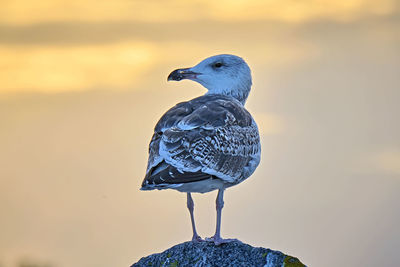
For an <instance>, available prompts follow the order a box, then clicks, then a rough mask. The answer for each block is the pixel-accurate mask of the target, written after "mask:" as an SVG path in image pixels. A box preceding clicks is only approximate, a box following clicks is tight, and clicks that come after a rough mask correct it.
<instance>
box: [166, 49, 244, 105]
mask: <svg viewBox="0 0 400 267" xmlns="http://www.w3.org/2000/svg"><path fill="white" fill-rule="evenodd" d="M183 79H189V80H192V81H195V82H198V83H200V84H201V85H203V86H204V87H205V88H207V89H208V92H207V94H222V95H229V96H232V97H234V98H236V99H237V100H239V101H240V102H241V103H242V104H244V103H245V102H246V99H247V96H248V95H249V92H250V88H251V73H250V68H249V66H248V65H247V64H246V62H245V61H244V60H243V59H242V58H240V57H237V56H234V55H225V54H224V55H217V56H213V57H209V58H206V59H204V60H203V61H201V62H200V63H199V64H197V65H196V66H194V67H192V68H185V69H177V70H174V71H173V72H171V74H170V75H169V76H168V81H170V80H174V81H180V80H183Z"/></svg>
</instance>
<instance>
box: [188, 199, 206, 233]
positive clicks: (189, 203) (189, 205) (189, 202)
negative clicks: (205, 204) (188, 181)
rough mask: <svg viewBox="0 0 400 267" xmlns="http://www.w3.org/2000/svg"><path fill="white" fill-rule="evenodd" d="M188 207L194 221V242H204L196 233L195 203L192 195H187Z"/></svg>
mask: <svg viewBox="0 0 400 267" xmlns="http://www.w3.org/2000/svg"><path fill="white" fill-rule="evenodd" d="M187 207H188V209H189V212H190V220H191V221H192V229H193V237H192V241H203V239H201V237H200V236H199V235H198V234H197V231H196V225H195V223H194V215H193V210H194V202H193V199H192V195H191V194H190V193H187Z"/></svg>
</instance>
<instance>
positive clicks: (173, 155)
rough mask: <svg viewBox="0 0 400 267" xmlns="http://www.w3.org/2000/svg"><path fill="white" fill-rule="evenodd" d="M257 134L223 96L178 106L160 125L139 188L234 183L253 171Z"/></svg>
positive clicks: (238, 108)
mask: <svg viewBox="0 0 400 267" xmlns="http://www.w3.org/2000/svg"><path fill="white" fill-rule="evenodd" d="M259 156H260V140H259V134H258V129H257V125H256V123H255V121H254V120H253V118H252V117H251V115H250V113H249V112H247V111H246V109H245V108H244V107H243V105H242V104H241V103H240V102H238V101H237V100H235V99H233V98H231V97H228V96H215V95H213V96H211V95H205V96H202V97H199V98H195V99H193V100H191V101H188V102H183V103H180V104H178V105H176V106H175V107H173V108H172V109H170V110H169V111H167V112H166V113H165V114H164V116H163V117H162V118H161V119H160V121H159V122H158V123H157V125H156V127H155V133H154V135H153V138H152V141H151V142H150V147H149V162H148V168H147V172H146V177H145V179H144V181H143V184H146V183H147V184H149V183H150V184H154V185H157V184H180V183H187V182H194V181H200V180H204V179H209V178H210V177H213V178H219V179H222V180H224V181H226V182H227V183H239V182H240V181H242V180H244V179H246V178H247V177H248V176H249V175H250V174H251V173H252V172H253V171H254V169H255V168H256V166H257V165H258V162H259Z"/></svg>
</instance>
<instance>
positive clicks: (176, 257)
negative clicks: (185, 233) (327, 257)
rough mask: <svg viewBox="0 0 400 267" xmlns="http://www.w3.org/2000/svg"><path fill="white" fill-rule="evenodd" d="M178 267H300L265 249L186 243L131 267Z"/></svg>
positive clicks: (208, 243) (232, 243)
mask: <svg viewBox="0 0 400 267" xmlns="http://www.w3.org/2000/svg"><path fill="white" fill-rule="evenodd" d="M144 266H145V267H149V266H153V267H161V266H162V267H164V266H165V267H178V266H195V267H205V266H215V267H224V266H263V267H302V266H305V265H304V264H302V263H301V262H300V261H299V260H298V259H297V258H295V257H291V256H288V255H285V254H283V253H282V252H280V251H273V250H270V249H267V248H255V247H252V246H250V245H247V244H244V243H242V242H240V241H234V242H231V243H226V244H222V245H220V246H215V245H214V243H212V242H201V243H194V242H190V241H189V242H185V243H182V244H178V245H175V246H173V247H171V248H169V249H167V250H166V251H164V252H162V253H155V254H152V255H150V256H147V257H143V258H141V259H140V260H139V261H138V262H137V263H134V264H133V265H132V266H131V267H144Z"/></svg>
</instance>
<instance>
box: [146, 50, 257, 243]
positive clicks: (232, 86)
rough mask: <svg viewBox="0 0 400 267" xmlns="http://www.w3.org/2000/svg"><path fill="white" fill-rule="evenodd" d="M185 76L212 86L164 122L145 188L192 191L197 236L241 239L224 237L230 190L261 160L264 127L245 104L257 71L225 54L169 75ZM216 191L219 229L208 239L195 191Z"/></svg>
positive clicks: (152, 148) (151, 148)
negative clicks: (201, 231)
mask: <svg viewBox="0 0 400 267" xmlns="http://www.w3.org/2000/svg"><path fill="white" fill-rule="evenodd" d="M183 79H188V80H192V81H195V82H198V83H200V84H201V85H203V86H204V87H205V88H206V89H208V91H207V93H206V94H204V95H203V96H200V97H197V98H194V99H192V100H190V101H187V102H182V103H179V104H177V105H176V106H174V107H172V108H171V109H170V110H168V111H167V112H166V113H165V114H164V115H163V116H162V117H161V119H160V120H159V121H158V123H157V124H156V126H155V128H154V134H153V137H152V139H151V141H150V145H149V159H148V165H147V170H146V175H145V178H144V180H143V183H142V187H141V190H153V189H159V190H162V189H175V190H178V191H180V192H184V193H186V194H187V208H188V209H189V212H190V219H191V223H192V230H193V237H192V241H194V242H201V241H211V242H214V244H215V245H220V244H222V243H227V242H231V241H234V240H236V239H223V238H221V212H222V208H223V206H224V201H223V197H224V190H225V189H226V188H228V187H231V186H233V185H237V184H239V183H241V182H243V181H244V180H245V179H247V178H248V177H250V176H251V175H252V174H253V172H254V171H255V169H256V168H257V166H258V164H259V162H260V153H261V146H260V137H259V133H258V127H257V124H256V122H255V121H254V119H253V117H252V116H251V115H250V113H249V112H248V111H247V110H246V109H245V107H244V104H245V102H246V99H247V97H248V95H249V92H250V89H251V85H252V81H251V72H250V68H249V66H248V65H247V64H246V62H245V61H244V60H243V59H242V58H240V57H238V56H234V55H228V54H222V55H216V56H212V57H209V58H206V59H204V60H203V61H201V62H200V63H198V64H197V65H196V66H194V67H191V68H183V69H177V70H174V71H173V72H171V74H169V76H168V79H167V80H168V81H180V80H183ZM213 190H218V194H217V198H216V210H217V222H216V231H215V234H214V236H212V237H211V238H206V239H205V240H203V239H202V238H201V237H200V236H199V235H198V234H197V231H196V225H195V220H194V214H193V211H194V202H193V199H192V196H191V193H207V192H210V191H213Z"/></svg>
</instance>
